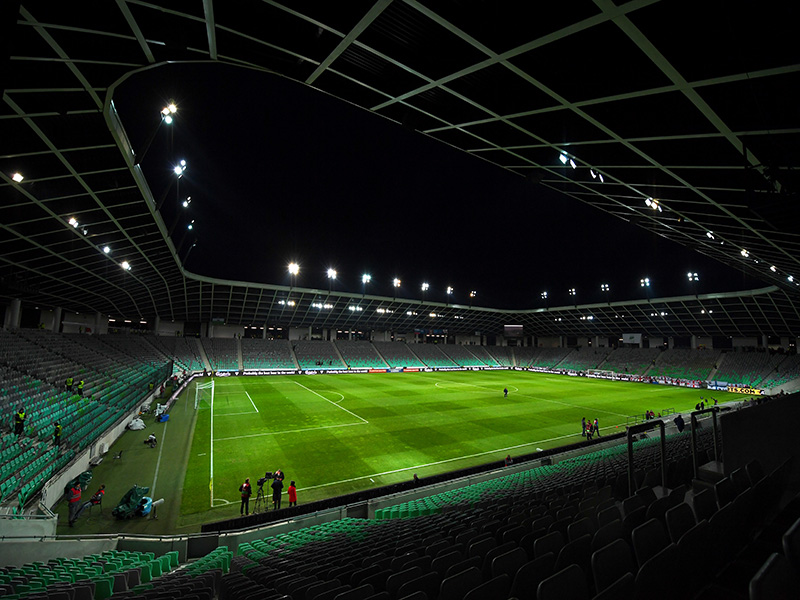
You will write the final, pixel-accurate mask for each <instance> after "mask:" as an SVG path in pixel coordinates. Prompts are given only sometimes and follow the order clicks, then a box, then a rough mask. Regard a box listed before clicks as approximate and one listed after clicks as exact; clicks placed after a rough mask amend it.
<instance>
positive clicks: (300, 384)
mask: <svg viewBox="0 0 800 600" xmlns="http://www.w3.org/2000/svg"><path fill="white" fill-rule="evenodd" d="M295 383H296V384H297V385H299V386H300V387H301V388H303V389H304V390H307V391H309V392H311V393H312V394H314V395H315V396H319V397H320V398H322V399H323V400H325V402H330V403H331V404H333V405H334V406H335V407H336V408H341V409H342V410H343V411H344V412H346V413H349V414H351V415H353V416H354V417H355V418H356V419H359V420H361V421H363V422H364V423H369V421H367V420H366V419H365V418H363V417H359V416H358V415H357V414H356V413H354V412H351V411H349V410H347V409H346V408H344V407H343V406H339V405H338V404H336V402H334V401H333V400H328V399H327V398H326V397H325V396H323V395H322V394H319V393H317V392H315V391H314V390H312V389H311V388H307V387H306V386H304V385H303V384H302V383H300V382H299V381H295ZM334 393H338V392H334ZM339 402H341V400H340V401H339Z"/></svg>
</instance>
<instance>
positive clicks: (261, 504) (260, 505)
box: [253, 486, 266, 514]
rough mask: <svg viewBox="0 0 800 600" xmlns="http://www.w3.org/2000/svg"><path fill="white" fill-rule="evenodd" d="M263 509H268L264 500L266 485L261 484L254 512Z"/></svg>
mask: <svg viewBox="0 0 800 600" xmlns="http://www.w3.org/2000/svg"><path fill="white" fill-rule="evenodd" d="M262 510H266V504H265V500H264V487H263V486H261V487H259V488H258V494H256V502H255V504H254V505H253V514H255V513H259V512H261V511H262Z"/></svg>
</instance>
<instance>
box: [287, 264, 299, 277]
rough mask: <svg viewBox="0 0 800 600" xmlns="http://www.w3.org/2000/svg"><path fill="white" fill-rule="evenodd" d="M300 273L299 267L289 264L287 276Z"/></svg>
mask: <svg viewBox="0 0 800 600" xmlns="http://www.w3.org/2000/svg"><path fill="white" fill-rule="evenodd" d="M299 272H300V265H298V264H297V263H289V275H297V274H298V273H299Z"/></svg>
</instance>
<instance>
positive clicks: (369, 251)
mask: <svg viewBox="0 0 800 600" xmlns="http://www.w3.org/2000/svg"><path fill="white" fill-rule="evenodd" d="M170 100H174V101H175V102H176V104H177V105H178V107H179V112H178V114H177V118H176V120H175V122H174V124H173V125H172V126H169V127H168V126H165V125H162V126H161V127H160V129H158V130H157V131H156V134H155V136H154V137H153V141H152V144H151V145H150V147H149V149H148V151H147V154H146V156H145V158H144V160H143V161H142V168H143V170H144V172H145V174H146V176H147V179H148V182H149V184H150V188H151V190H152V192H153V196H154V197H155V198H156V199H157V200H158V199H159V198H161V197H162V196H165V194H166V196H165V198H166V200H165V202H164V204H163V208H162V212H163V214H164V220H165V222H166V224H167V227H171V226H172V225H173V224H175V229H174V233H173V239H174V241H175V244H176V245H180V254H181V257H182V258H183V257H185V256H186V254H187V251H188V249H189V247H190V246H191V243H192V241H194V239H195V238H196V240H197V245H196V247H195V248H193V249H192V250H191V253H190V254H189V257H188V259H187V260H186V268H187V269H188V270H190V271H193V272H195V273H198V274H202V275H207V276H212V277H220V278H225V279H236V280H243V281H253V282H259V283H272V284H288V283H289V279H288V275H287V271H286V268H287V265H288V263H289V262H291V261H296V262H298V263H299V264H300V267H301V272H300V275H299V276H298V277H297V281H296V285H297V286H299V287H310V288H319V289H327V287H328V280H327V275H326V272H327V269H328V268H329V267H333V268H335V269H336V270H337V271H338V278H337V281H336V283H335V284H334V287H335V289H336V290H339V291H351V292H356V293H360V292H361V291H362V286H361V274H362V273H370V274H371V275H372V283H371V284H370V285H369V286H368V287H367V293H372V294H380V295H389V296H390V295H392V294H393V288H392V283H391V282H392V279H393V278H394V277H399V278H400V279H401V280H402V287H401V289H400V290H399V291H398V294H397V295H398V296H401V297H412V298H419V297H421V291H420V287H421V284H422V282H428V283H430V291H429V292H428V293H427V295H426V298H428V299H429V300H440V301H445V300H446V297H445V289H446V288H447V286H449V285H452V286H453V287H454V288H455V295H454V300H453V301H454V302H456V303H467V302H468V293H469V291H470V290H475V291H476V292H477V294H478V297H477V299H476V301H475V304H477V305H482V306H492V307H497V308H535V307H538V306H543V305H544V301H543V300H542V299H541V292H542V291H545V290H547V291H548V294H549V300H548V303H549V305H550V306H557V305H562V304H573V303H574V302H575V301H574V300H572V299H571V298H570V297H569V296H568V293H567V290H568V289H569V288H572V287H574V288H576V289H577V301H578V302H579V303H586V302H595V301H602V300H604V299H605V296H604V295H603V294H602V293H601V292H600V284H601V283H608V284H609V285H610V286H611V292H610V299H611V300H627V299H633V298H641V297H644V293H643V290H642V289H641V287H640V284H639V280H640V279H641V277H644V276H648V277H649V278H650V279H651V281H652V285H651V291H650V295H651V297H657V296H667V295H677V294H685V293H692V291H693V290H692V288H690V284H689V283H688V280H687V277H686V273H687V272H688V271H690V270H691V271H693V272H694V271H696V272H698V273H699V275H700V279H701V281H700V284H699V286H698V288H697V291H699V292H700V293H704V292H720V291H732V290H741V289H749V288H753V287H759V286H761V285H763V284H762V283H761V282H758V281H754V280H752V279H749V278H746V277H745V276H744V275H743V274H742V273H740V272H739V271H736V270H733V269H731V268H730V267H727V266H725V265H723V264H721V263H718V262H717V261H714V260H711V259H709V258H706V257H704V256H702V255H700V254H698V253H696V252H693V251H691V250H689V249H687V248H684V247H683V246H680V245H677V244H675V243H673V242H670V241H668V240H665V239H663V238H660V237H658V236H656V235H653V234H651V233H649V232H647V231H645V230H643V229H640V228H638V227H635V226H633V225H629V224H627V223H625V222H623V221H621V220H619V219H615V218H613V217H611V216H609V215H607V214H606V213H603V212H602V211H599V210H597V209H594V208H592V207H590V206H588V205H586V204H583V203H581V202H578V201H577V200H573V199H571V198H569V197H567V196H562V195H561V194H558V193H557V192H553V191H551V190H549V189H547V188H545V187H543V186H541V185H537V184H533V183H531V182H529V181H527V180H525V179H523V178H521V177H519V176H517V175H515V174H512V173H510V172H507V171H505V170H503V169H500V168H499V167H496V166H494V165H491V164H489V163H486V162H484V161H482V160H480V159H478V158H475V157H473V156H470V155H467V154H466V153H464V152H462V151H460V150H456V149H454V148H451V147H449V146H446V145H444V144H442V143H440V142H438V141H435V140H432V139H429V138H427V137H426V136H425V135H423V134H421V133H418V132H415V131H412V130H409V129H406V128H404V127H403V126H401V125H398V124H396V123H393V122H390V121H387V120H385V119H383V118H381V117H379V116H377V115H374V114H372V113H369V112H367V111H365V110H363V109H361V108H358V107H355V106H351V105H349V104H347V103H345V102H343V101H340V100H338V99H336V98H333V97H330V96H327V95H325V94H323V93H321V92H319V91H316V90H314V89H311V88H309V87H307V86H305V85H302V84H299V83H296V82H293V81H289V80H286V79H283V78H281V77H279V76H275V75H268V74H264V73H258V72H254V71H250V70H247V69H237V68H233V67H228V66H224V65H219V64H217V65H188V66H187V65H169V66H164V67H158V68H156V69H153V70H151V71H148V72H145V73H142V74H139V75H136V76H134V77H132V78H131V79H129V80H128V81H127V82H126V83H125V84H124V85H123V86H121V87H120V88H119V90H118V92H117V94H116V96H115V98H114V103H115V105H116V108H117V110H118V111H119V113H120V115H121V117H122V121H123V123H124V125H125V128H126V130H127V132H128V135H129V136H130V138H131V141H132V143H133V146H134V149H136V150H137V151H139V152H141V149H142V148H143V147H144V146H145V144H146V140H147V139H148V137H149V136H150V135H151V134H152V132H153V131H154V130H155V128H156V127H157V126H158V123H159V114H158V111H159V110H160V109H161V108H162V107H163V106H164V105H166V104H167V103H168V102H169V101H170ZM179 159H185V160H186V161H187V170H186V172H185V174H184V176H183V177H182V178H181V180H180V190H179V191H180V196H181V199H182V198H185V197H186V196H191V198H192V203H191V205H190V208H189V210H183V209H181V211H179V210H178V208H179V203H178V195H177V194H178V190H176V186H175V183H174V182H175V179H176V178H175V175H174V174H173V173H172V167H173V166H174V165H175V163H176V162H177V161H178V160H179ZM554 160H555V157H554ZM170 186H171V187H170ZM191 219H194V220H195V225H194V230H193V231H191V232H188V233H186V223H188V222H189V220H191Z"/></svg>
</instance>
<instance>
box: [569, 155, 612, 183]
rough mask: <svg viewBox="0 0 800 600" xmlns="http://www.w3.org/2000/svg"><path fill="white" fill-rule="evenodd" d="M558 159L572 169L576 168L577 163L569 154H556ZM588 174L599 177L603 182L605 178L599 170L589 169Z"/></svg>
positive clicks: (595, 177)
mask: <svg viewBox="0 0 800 600" xmlns="http://www.w3.org/2000/svg"><path fill="white" fill-rule="evenodd" d="M558 160H560V161H561V164H562V165H566V164H569V166H570V167H572V168H573V169H577V168H578V165H577V163H576V162H575V159H574V158H572V157H571V156H569V155H568V154H567V153H566V152H562V153H560V154H559V155H558ZM589 174H590V175H591V176H592V179H598V178H599V179H600V183H605V181H606V180H605V179H604V178H603V174H602V173H601V172H600V171H595V170H594V169H589Z"/></svg>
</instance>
